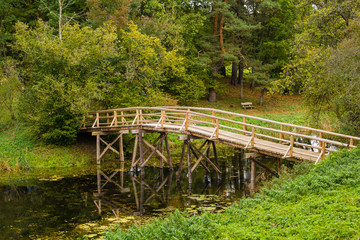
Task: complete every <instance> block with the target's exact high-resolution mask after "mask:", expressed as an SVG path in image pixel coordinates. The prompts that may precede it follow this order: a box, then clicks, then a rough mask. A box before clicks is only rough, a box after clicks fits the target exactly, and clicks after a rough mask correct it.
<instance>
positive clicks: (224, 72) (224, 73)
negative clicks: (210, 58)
mask: <svg viewBox="0 0 360 240" xmlns="http://www.w3.org/2000/svg"><path fill="white" fill-rule="evenodd" d="M220 73H221V75H223V76H224V77H226V68H225V66H224V65H223V66H222V67H221V68H220Z"/></svg>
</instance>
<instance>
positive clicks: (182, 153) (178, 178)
mask: <svg viewBox="0 0 360 240" xmlns="http://www.w3.org/2000/svg"><path fill="white" fill-rule="evenodd" d="M186 145H187V143H186V141H184V143H183V146H182V151H181V157H180V164H179V169H178V171H177V172H176V181H177V182H180V176H181V171H182V168H183V161H184V155H185V148H186Z"/></svg>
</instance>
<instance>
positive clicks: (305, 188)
mask: <svg viewBox="0 0 360 240" xmlns="http://www.w3.org/2000/svg"><path fill="white" fill-rule="evenodd" d="M294 171H295V172H297V173H298V174H299V175H298V176H297V177H295V178H291V177H289V176H292V175H291V174H290V175H289V174H284V175H282V176H281V178H280V179H279V180H275V184H274V185H273V186H272V188H271V189H269V188H265V189H263V190H262V192H261V193H259V194H257V195H255V197H254V198H246V199H243V200H241V201H240V202H239V203H238V204H234V205H233V206H231V207H230V208H228V209H227V210H226V211H225V213H223V214H212V213H205V214H203V215H201V216H193V217H188V216H186V215H185V216H186V217H184V216H183V215H182V214H180V213H178V212H177V213H175V214H173V215H170V216H169V217H168V218H165V219H155V220H154V221H153V222H152V223H150V224H146V225H144V226H141V227H138V226H134V227H133V228H131V229H129V230H128V231H127V232H125V231H123V230H120V228H118V229H115V230H113V231H110V232H108V233H107V234H106V235H105V236H106V238H107V239H152V238H156V239H279V238H283V239H289V238H291V239H305V238H306V239H355V238H357V237H358V236H359V229H360V222H359V220H358V216H359V214H360V205H359V198H360V194H359V193H360V192H359V190H360V188H359V186H360V150H359V149H355V150H352V151H348V150H342V151H339V152H336V153H333V154H332V155H331V156H329V157H328V158H327V159H326V160H324V161H322V162H321V163H320V164H318V165H316V166H314V165H303V166H299V167H296V169H295V170H294ZM189 223H191V225H190V224H189ZM194 229H197V230H201V232H198V231H194Z"/></svg>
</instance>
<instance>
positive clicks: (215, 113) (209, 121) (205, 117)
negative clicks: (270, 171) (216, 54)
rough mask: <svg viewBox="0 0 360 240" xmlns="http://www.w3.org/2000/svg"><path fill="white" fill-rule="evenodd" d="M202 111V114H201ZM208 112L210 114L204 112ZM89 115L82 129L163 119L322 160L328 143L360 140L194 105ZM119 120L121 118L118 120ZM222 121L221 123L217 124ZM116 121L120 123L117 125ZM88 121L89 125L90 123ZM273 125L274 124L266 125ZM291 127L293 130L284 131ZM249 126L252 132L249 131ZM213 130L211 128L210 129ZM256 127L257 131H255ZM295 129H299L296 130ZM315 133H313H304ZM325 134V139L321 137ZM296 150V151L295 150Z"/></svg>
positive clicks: (346, 144) (159, 123)
mask: <svg viewBox="0 0 360 240" xmlns="http://www.w3.org/2000/svg"><path fill="white" fill-rule="evenodd" d="M204 112H205V113H204ZM207 112H208V113H209V114H207ZM225 114H226V115H230V116H232V117H242V121H236V120H233V119H231V118H225V117H221V116H222V115H225ZM88 116H90V117H85V116H84V117H83V119H82V121H83V122H82V126H83V128H100V127H101V128H102V127H127V126H128V125H129V124H130V125H135V124H136V125H141V124H156V127H158V126H160V127H161V128H164V126H165V120H166V122H167V124H173V125H179V126H181V127H180V128H179V129H180V131H189V129H190V127H191V128H192V129H196V128H199V129H200V128H201V129H202V131H208V132H209V133H210V136H211V138H213V137H215V138H216V139H218V138H220V137H221V136H230V133H232V132H239V133H241V134H245V135H248V136H251V141H250V142H249V144H248V145H249V146H250V147H251V148H253V147H254V146H255V144H256V139H258V138H259V139H268V140H269V141H273V142H278V143H280V144H286V145H288V146H289V149H288V152H287V153H286V155H287V156H289V157H291V156H293V154H294V150H295V149H296V148H297V147H296V146H299V147H308V148H315V149H318V150H319V157H320V158H321V159H322V158H323V157H324V156H325V153H326V152H332V151H335V150H334V149H331V148H329V147H328V148H326V144H328V146H330V145H334V146H337V147H346V148H350V149H351V148H355V147H356V146H355V145H354V141H355V140H357V141H359V140H360V138H359V137H355V136H350V135H344V134H339V133H334V132H328V131H325V130H320V129H314V128H309V127H304V126H298V125H293V124H288V123H282V122H277V121H273V120H269V119H264V118H259V117H254V116H249V115H244V114H239V113H232V112H226V111H222V110H217V109H208V108H197V107H136V108H121V109H111V110H102V111H94V112H89V113H88ZM119 119H121V120H120V121H119ZM248 119H249V120H257V121H260V123H262V124H264V125H265V126H261V125H259V124H257V125H255V124H252V123H250V122H249V121H247V120H248ZM220 121H221V124H220ZM119 122H120V123H121V124H119ZM89 124H90V125H89ZM268 124H272V125H273V126H271V127H269V126H266V125H268ZM285 126H286V127H287V128H286V129H293V131H294V132H291V131H286V130H284V127H285ZM248 128H251V132H250V131H248ZM211 129H213V130H211ZM255 130H256V131H255ZM295 131H298V132H295ZM304 132H305V133H308V134H314V133H315V134H316V136H312V135H306V134H304ZM324 134H326V136H327V138H325V137H323V136H324ZM331 136H332V137H338V138H342V139H343V141H335V140H333V139H330V138H329V137H331ZM295 138H303V139H308V140H309V141H311V140H315V141H317V142H318V143H319V144H318V146H313V145H309V144H306V143H300V142H297V141H295ZM295 152H296V150H295Z"/></svg>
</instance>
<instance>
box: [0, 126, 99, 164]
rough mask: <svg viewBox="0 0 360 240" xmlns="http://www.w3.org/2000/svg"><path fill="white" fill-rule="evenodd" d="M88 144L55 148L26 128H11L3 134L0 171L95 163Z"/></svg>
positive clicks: (0, 137) (1, 138)
mask: <svg viewBox="0 0 360 240" xmlns="http://www.w3.org/2000/svg"><path fill="white" fill-rule="evenodd" d="M90 152H92V151H91V149H89V147H88V146H87V145H86V144H83V143H80V142H78V143H76V144H75V145H72V146H55V145H47V144H43V143H41V142H39V141H37V140H36V139H34V138H33V137H32V136H31V134H30V133H29V129H28V128H26V127H24V126H22V125H12V126H7V127H6V128H5V129H3V130H2V131H0V171H1V170H7V171H16V170H20V169H29V168H55V167H70V166H79V165H83V164H85V163H88V162H90V161H92V160H93V156H94V154H93V153H90Z"/></svg>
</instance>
